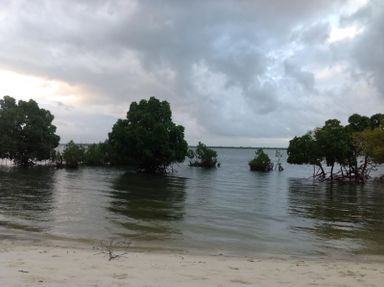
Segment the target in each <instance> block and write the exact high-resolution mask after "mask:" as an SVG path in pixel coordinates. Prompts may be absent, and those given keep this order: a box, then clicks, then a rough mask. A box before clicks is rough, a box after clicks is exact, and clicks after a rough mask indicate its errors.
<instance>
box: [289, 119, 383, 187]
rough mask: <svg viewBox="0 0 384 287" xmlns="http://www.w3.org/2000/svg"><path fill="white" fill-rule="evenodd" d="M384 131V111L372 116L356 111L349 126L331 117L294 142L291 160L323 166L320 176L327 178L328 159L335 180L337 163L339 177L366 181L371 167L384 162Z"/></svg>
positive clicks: (290, 161)
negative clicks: (324, 167) (373, 164)
mask: <svg viewBox="0 0 384 287" xmlns="http://www.w3.org/2000/svg"><path fill="white" fill-rule="evenodd" d="M383 130H384V115H383V114H376V115H373V116H372V117H371V118H369V117H366V116H361V115H359V114H353V115H352V116H350V117H349V119H348V125H347V126H342V125H341V124H340V121H339V120H337V119H332V120H327V121H326V122H325V124H324V126H323V127H321V128H317V129H315V130H314V131H313V132H312V133H309V134H307V135H304V136H302V137H295V138H294V139H292V140H291V141H290V143H289V147H288V162H289V163H293V164H314V165H318V166H319V167H320V169H321V173H320V174H318V175H321V176H322V177H323V178H324V177H325V176H326V173H325V171H324V169H323V167H322V162H323V161H325V163H326V164H327V166H330V167H331V171H330V179H331V180H333V178H334V173H333V169H334V167H335V165H336V164H337V165H338V166H339V168H340V171H339V175H338V178H341V179H344V178H347V179H349V180H351V179H355V181H358V182H364V181H365V180H366V178H368V174H369V171H370V170H371V169H370V168H369V166H370V165H372V163H382V162H383V149H384V148H383V146H384V141H383V135H382V134H383ZM361 159H363V160H361Z"/></svg>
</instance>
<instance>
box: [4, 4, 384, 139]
mask: <svg viewBox="0 0 384 287" xmlns="http://www.w3.org/2000/svg"><path fill="white" fill-rule="evenodd" d="M0 35H1V37H0V95H1V96H2V95H10V96H13V97H15V98H17V99H29V98H33V99H35V100H36V101H38V103H39V104H40V106H42V107H44V108H47V109H49V110H50V111H51V112H52V113H53V114H54V115H55V122H54V123H55V125H56V126H57V127H58V134H59V135H60V136H61V138H62V142H63V143H65V142H67V141H68V140H70V139H74V140H75V141H77V142H97V141H102V140H104V139H105V138H106V137H107V133H108V132H109V131H110V130H111V127H112V125H113V124H114V122H115V121H116V119H117V118H122V117H125V114H126V112H127V110H128V108H129V105H130V103H131V102H132V101H136V100H140V99H142V98H149V97H150V96H155V97H157V98H159V99H162V100H167V101H169V102H170V104H171V107H172V111H173V118H174V121H175V122H177V123H178V124H182V125H183V126H184V127H185V129H186V138H187V140H188V142H189V143H190V144H196V143H197V141H199V140H200V141H203V142H205V143H207V144H210V145H235V146H239V145H252V146H257V145H263V146H266V145H269V146H287V144H288V141H289V139H290V138H292V137H293V136H295V135H300V134H303V133H305V132H306V131H308V130H310V129H313V128H314V127H316V126H320V125H322V124H323V122H324V121H325V120H326V119H328V118H339V119H340V120H342V122H344V123H345V121H346V120H347V118H348V116H349V115H350V114H352V113H356V112H357V113H360V114H365V115H371V114H374V113H378V112H384V2H383V1H381V0H376V1H375V0H372V1H366V0H350V1H343V0H329V1H327V0H313V1H308V0H290V1H285V0H253V1H246V0H237V1H235V0H233V1H230V0H228V1H226V0H216V1H213V0H212V1H210V0H201V1H180V0H169V1H156V0H152V1H149V0H148V1H146V0H140V1H139V0H137V1H134V0H132V1H128V0H124V1H119V0H116V1H103V0H92V1H91V0H89V1H87V0H74V1H70V0H62V1H60V0H57V1H52V0H46V1H40V0H36V1H28V0H25V1H23V0H20V1H18V0H12V1H11V0H10V1H7V0H1V1H0Z"/></svg>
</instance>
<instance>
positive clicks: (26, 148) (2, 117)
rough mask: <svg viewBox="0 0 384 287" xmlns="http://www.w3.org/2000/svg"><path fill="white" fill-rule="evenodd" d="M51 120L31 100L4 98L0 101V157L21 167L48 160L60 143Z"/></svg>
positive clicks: (48, 114) (47, 113) (47, 114)
mask: <svg viewBox="0 0 384 287" xmlns="http://www.w3.org/2000/svg"><path fill="white" fill-rule="evenodd" d="M53 119H54V117H53V115H52V114H51V113H50V112H49V111H48V110H45V109H41V108H39V106H38V104H37V103H36V102H35V101H34V100H29V101H28V102H26V101H21V100H20V101H19V102H18V103H16V100H15V99H14V98H12V97H9V96H5V97H4V98H3V99H1V100H0V130H1V135H0V158H8V159H10V160H13V161H14V162H15V163H16V164H17V165H20V166H28V165H33V164H34V162H36V161H42V160H46V159H50V157H51V155H52V154H53V151H54V149H55V148H56V147H57V146H58V144H59V140H60V137H59V136H58V135H56V134H55V132H56V127H55V126H54V125H53V124H52V121H53Z"/></svg>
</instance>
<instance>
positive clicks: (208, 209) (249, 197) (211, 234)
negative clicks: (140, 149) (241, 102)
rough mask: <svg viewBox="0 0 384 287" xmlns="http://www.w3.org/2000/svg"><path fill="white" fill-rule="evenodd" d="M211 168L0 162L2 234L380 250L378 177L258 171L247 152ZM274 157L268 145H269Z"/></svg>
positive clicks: (383, 237) (188, 246)
mask: <svg viewBox="0 0 384 287" xmlns="http://www.w3.org/2000/svg"><path fill="white" fill-rule="evenodd" d="M217 151H218V154H219V159H220V162H221V164H222V165H221V167H220V168H218V169H215V170H203V169H199V168H190V167H188V166H187V165H186V164H182V165H179V166H178V167H177V172H176V173H174V174H172V176H167V177H161V176H148V175H137V174H135V173H133V172H129V171H126V170H122V169H112V168H81V169H79V170H65V169H60V170H55V169H48V168H33V169H27V170H20V169H14V168H13V169H12V168H6V167H2V168H0V236H1V237H2V238H8V237H10V238H29V239H45V238H60V239H71V240H81V241H90V242H92V243H93V242H94V241H102V240H112V239H113V240H115V242H131V246H136V247H144V248H159V249H172V250H183V251H199V252H204V253H209V254H217V253H224V254H232V255H235V254H236V255H255V254H261V253H269V254H287V255H316V254H322V255H331V254H339V255H340V254H341V255H345V254H354V253H362V254H384V183H383V182H382V183H378V182H371V183H368V184H366V185H364V186H362V185H358V186H355V185H349V184H343V185H330V184H329V183H314V182H313V181H312V179H311V178H310V176H311V174H312V167H310V166H293V165H288V164H286V163H283V166H284V167H285V170H284V171H283V172H277V171H274V172H270V173H255V172H250V171H249V170H248V166H247V162H248V160H250V159H251V158H252V157H253V155H254V150H245V149H243V150H240V149H217ZM269 153H270V155H271V157H272V158H275V157H274V151H270V152H269Z"/></svg>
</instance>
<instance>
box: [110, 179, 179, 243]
mask: <svg viewBox="0 0 384 287" xmlns="http://www.w3.org/2000/svg"><path fill="white" fill-rule="evenodd" d="M185 182H186V179H185V178H182V177H172V176H167V177H164V176H156V175H144V174H135V173H125V174H123V175H121V176H120V177H118V179H117V180H116V181H115V182H114V184H113V186H112V187H113V190H112V191H111V192H110V197H111V201H110V207H109V211H111V212H113V213H115V214H117V215H120V216H118V217H113V222H114V223H118V224H120V225H121V226H122V227H123V228H124V229H125V232H126V233H125V236H126V237H129V238H133V237H136V238H137V237H141V238H143V239H145V240H150V239H160V237H162V238H163V237H167V236H169V235H171V234H174V233H177V230H176V229H175V228H174V226H172V221H174V220H181V219H182V218H183V215H184V201H185ZM120 234H123V232H122V231H121V232H120Z"/></svg>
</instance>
